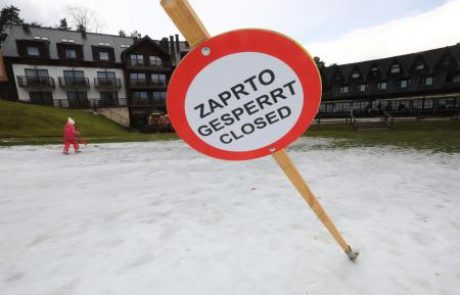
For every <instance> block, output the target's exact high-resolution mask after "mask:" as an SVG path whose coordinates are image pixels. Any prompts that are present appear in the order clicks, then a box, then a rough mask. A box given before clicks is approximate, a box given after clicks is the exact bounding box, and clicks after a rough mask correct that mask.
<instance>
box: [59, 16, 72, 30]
mask: <svg viewBox="0 0 460 295" xmlns="http://www.w3.org/2000/svg"><path fill="white" fill-rule="evenodd" d="M58 29H60V30H70V29H71V27H69V26H68V25H67V19H66V18H63V19H61V20H60V21H59V27H58Z"/></svg>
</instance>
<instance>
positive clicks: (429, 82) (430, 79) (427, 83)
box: [423, 77, 433, 86]
mask: <svg viewBox="0 0 460 295" xmlns="http://www.w3.org/2000/svg"><path fill="white" fill-rule="evenodd" d="M423 80H424V81H423V82H424V83H423V84H425V86H431V85H433V77H425V78H424V79H423Z"/></svg>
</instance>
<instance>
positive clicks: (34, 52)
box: [27, 46, 40, 56]
mask: <svg viewBox="0 0 460 295" xmlns="http://www.w3.org/2000/svg"><path fill="white" fill-rule="evenodd" d="M27 55H28V56H40V49H39V48H38V47H35V46H27Z"/></svg>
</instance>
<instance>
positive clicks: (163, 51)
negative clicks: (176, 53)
mask: <svg viewBox="0 0 460 295" xmlns="http://www.w3.org/2000/svg"><path fill="white" fill-rule="evenodd" d="M145 45H148V46H153V47H155V48H157V49H158V51H159V52H160V53H161V54H162V55H163V56H164V57H168V56H169V53H168V49H167V48H163V46H161V45H160V41H157V40H153V39H151V38H150V37H149V36H148V35H145V36H144V37H142V38H141V39H137V40H136V39H135V41H134V43H133V45H131V46H130V47H129V48H126V49H125V50H124V51H123V52H122V55H124V56H126V55H127V54H130V53H132V52H135V51H136V50H137V49H138V48H139V47H140V46H145Z"/></svg>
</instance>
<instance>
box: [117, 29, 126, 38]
mask: <svg viewBox="0 0 460 295" xmlns="http://www.w3.org/2000/svg"><path fill="white" fill-rule="evenodd" d="M118 36H120V37H126V33H125V31H123V30H119V31H118Z"/></svg>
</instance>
